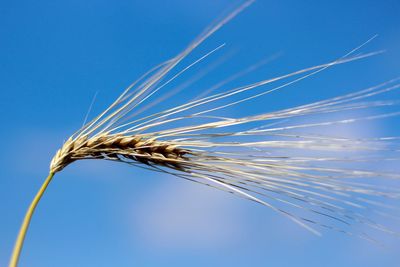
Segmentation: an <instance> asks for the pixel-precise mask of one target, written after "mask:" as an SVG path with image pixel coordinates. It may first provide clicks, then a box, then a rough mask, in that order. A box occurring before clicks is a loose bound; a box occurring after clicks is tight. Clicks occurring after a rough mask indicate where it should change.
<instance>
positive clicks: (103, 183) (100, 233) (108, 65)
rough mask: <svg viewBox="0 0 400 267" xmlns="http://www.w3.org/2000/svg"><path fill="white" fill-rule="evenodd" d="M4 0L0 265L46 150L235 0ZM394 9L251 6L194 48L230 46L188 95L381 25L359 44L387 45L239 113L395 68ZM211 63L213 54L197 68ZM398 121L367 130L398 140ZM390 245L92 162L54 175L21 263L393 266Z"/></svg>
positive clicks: (393, 1)
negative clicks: (318, 230)
mask: <svg viewBox="0 0 400 267" xmlns="http://www.w3.org/2000/svg"><path fill="white" fill-rule="evenodd" d="M0 5H1V7H0V47H1V49H0V88H1V96H2V98H1V106H0V109H1V113H0V114H1V119H2V131H0V136H1V139H0V140H5V141H3V144H2V145H3V149H4V151H3V153H2V154H1V161H0V162H1V163H0V164H1V169H0V170H1V172H0V173H1V175H0V203H1V204H0V214H1V220H0V266H5V265H6V264H7V262H8V259H9V255H10V253H11V249H12V246H13V244H14V240H15V237H16V234H17V231H18V228H19V226H20V223H21V220H22V217H23V214H24V212H25V209H26V208H27V206H28V204H29V202H30V201H31V199H32V197H33V195H34V194H35V192H36V190H37V189H38V188H39V186H40V184H41V183H42V181H43V179H44V178H45V176H46V174H47V172H48V165H49V162H50V159H51V158H52V156H53V154H54V152H55V151H56V149H57V148H58V147H59V146H60V145H61V144H62V142H63V140H64V139H65V138H66V137H68V136H69V135H70V134H71V133H73V132H74V130H76V129H77V128H79V127H80V126H81V124H82V122H83V119H84V117H85V114H86V111H87V109H88V106H89V105H90V102H91V100H92V98H93V95H94V94H96V92H97V98H96V102H95V105H94V107H93V111H92V113H97V112H100V111H101V110H102V109H103V108H104V107H106V106H107V105H108V104H109V103H110V102H111V101H112V100H113V99H114V98H115V97H117V96H118V94H119V93H120V92H121V91H122V89H123V88H125V87H126V86H127V85H129V84H130V82H132V81H133V80H135V78H137V77H139V76H140V75H141V74H142V73H144V72H145V71H146V70H148V69H149V68H151V67H152V66H154V65H156V64H157V63H159V62H161V61H164V60H166V59H168V58H170V57H172V56H174V55H175V54H176V53H178V52H179V51H180V50H181V49H183V48H184V47H185V45H187V44H188V43H189V42H190V41H191V40H192V39H193V38H194V37H195V36H196V35H197V34H198V33H200V32H201V31H202V29H203V28H204V27H206V26H207V25H208V24H209V23H210V22H212V21H213V20H214V19H215V18H216V17H218V16H220V15H221V13H223V12H224V10H225V9H226V8H229V7H232V6H231V5H232V1H228V0H218V1H210V0H205V1H182V0H180V1H178V0H175V1H174V0H172V1H160V0H158V1H156V0H149V1H90V0H89V1H74V0H73V1H40V0H39V1H19V0H15V1H1V2H0ZM398 14H400V2H399V1H397V0H387V1H372V0H368V1H289V0H283V1H261V0H260V1H257V2H256V3H255V4H254V5H253V6H251V7H250V8H248V9H247V10H246V11H245V12H244V13H242V14H241V15H240V16H238V17H237V18H235V20H234V21H232V22H231V23H229V24H228V25H226V26H225V27H224V28H223V29H222V30H221V31H219V32H218V33H217V34H215V35H214V36H213V37H211V38H210V39H209V40H208V41H207V42H206V43H205V44H204V46H202V47H201V48H199V49H198V50H197V51H196V53H195V54H196V55H197V57H198V56H200V55H202V54H204V52H207V51H210V50H211V49H213V48H215V47H217V46H218V45H220V44H222V43H225V44H226V45H225V47H224V48H223V49H222V51H220V52H218V53H216V55H213V56H212V57H211V58H210V60H216V61H217V62H220V63H221V64H220V66H219V68H218V69H217V70H216V71H213V72H210V74H209V75H207V77H206V78H203V79H202V80H201V81H199V83H198V84H196V85H192V87H190V88H189V91H188V94H193V95H196V94H199V93H200V92H201V90H202V88H204V86H206V85H210V84H213V83H216V82H218V81H219V80H221V79H223V78H225V77H227V76H229V74H233V73H235V72H236V71H238V70H241V69H243V68H246V67H248V66H251V65H252V64H255V63H257V62H259V61H260V60H262V59H265V58H270V57H276V59H274V60H273V61H271V62H269V63H267V64H266V65H265V66H264V67H262V68H260V69H258V70H256V71H254V73H250V74H249V75H247V76H245V77H244V78H243V80H242V82H252V81H256V80H259V79H263V78H268V77H273V76H276V75H281V74H285V73H287V72H290V71H294V70H296V69H299V68H303V67H307V66H312V65H316V64H320V63H323V62H327V61H329V60H333V59H336V58H338V57H340V56H343V55H344V54H346V53H347V52H348V51H350V50H352V49H353V48H355V47H357V46H358V45H360V44H362V43H363V42H365V41H366V40H368V39H369V38H371V37H372V36H374V35H375V34H378V37H377V38H375V39H374V40H373V41H372V42H371V43H369V44H368V45H366V46H365V47H363V48H362V50H361V52H370V51H378V50H386V52H385V53H383V54H381V55H379V56H375V57H373V58H369V59H366V60H362V61H360V62H354V63H350V64H346V65H345V66H340V67H338V68H334V69H332V70H327V71H325V72H323V73H321V74H320V75H318V76H317V77H314V78H312V79H310V80H308V81H307V82H305V83H299V84H297V85H295V86H292V87H290V88H288V89H285V90H284V91H282V92H280V93H278V94H274V95H271V96H268V97H266V98H264V99H263V100H262V101H255V103H254V104H252V105H248V106H246V107H244V108H243V109H237V110H231V111H230V112H231V113H230V115H232V116H238V115H241V114H242V115H243V114H246V113H249V112H250V113H251V112H254V113H257V112H261V111H265V109H266V108H267V109H268V111H269V110H273V109H277V108H283V107H288V106H293V105H297V104H304V103H308V102H310V101H314V100H318V99H323V98H326V97H331V96H335V95H340V94H343V93H345V92H349V91H351V90H357V89H363V88H365V87H368V86H371V85H374V84H377V83H379V82H383V81H385V80H388V79H391V78H394V77H397V76H399V74H400V18H399V16H398ZM224 55H227V56H224ZM194 58H195V57H194ZM201 66H207V64H205V65H200V66H199V68H198V69H196V68H195V69H194V73H195V72H196V70H197V71H199V70H201ZM188 75H191V74H190V73H189V74H188ZM192 75H193V74H192ZM178 83H179V81H178ZM239 84H240V83H239ZM393 97H395V95H394V96H393ZM395 122H396V120H389V121H386V122H385V121H383V122H380V123H379V126H380V127H379V128H378V129H376V127H377V125H374V126H373V127H372V126H371V127H372V128H373V131H375V132H377V133H379V134H382V135H385V134H395V133H397V135H398V134H399V127H398V126H396V125H399V124H398V120H397V124H396V123H395ZM382 238H383V237H382ZM383 239H384V238H383ZM383 241H385V242H386V243H387V245H388V247H389V248H388V249H382V248H379V247H376V246H374V245H372V244H369V243H367V242H365V241H363V240H359V239H356V238H351V237H348V236H344V235H341V234H338V233H332V232H324V235H323V237H322V238H320V237H315V236H313V235H311V234H310V233H309V232H307V231H304V230H303V229H301V228H299V227H298V226H297V225H294V224H293V223H291V222H289V221H287V220H286V219H285V218H281V217H280V216H278V215H276V214H274V213H273V212H272V211H270V210H268V209H266V208H265V207H260V206H258V205H256V204H254V203H249V202H247V201H244V200H242V199H237V198H235V197H234V196H231V195H229V194H224V193H223V192H218V191H215V190H212V189H209V188H204V187H201V186H199V185H196V184H191V183H188V182H186V181H181V180H179V179H177V178H174V177H169V176H166V175H160V174H157V173H152V172H148V171H143V170H139V169H135V168H132V167H129V166H125V165H122V164H112V163H109V162H89V161H88V162H79V163H76V164H73V165H71V166H69V167H68V168H66V169H65V170H64V171H63V172H62V173H60V174H57V176H56V177H55V180H54V181H53V183H52V184H51V185H50V187H49V190H48V192H47V193H46V195H45V196H44V198H43V200H42V202H41V203H40V205H39V207H38V209H37V213H36V214H35V216H34V218H33V221H32V224H31V228H30V231H29V233H28V235H27V239H26V243H25V247H24V250H23V253H22V257H21V261H20V263H21V264H20V266H33V267H36V266H38V267H39V266H40V267H45V266H397V265H396V264H398V262H400V255H399V254H398V251H399V249H400V240H399V239H387V240H386V239H384V240H383Z"/></svg>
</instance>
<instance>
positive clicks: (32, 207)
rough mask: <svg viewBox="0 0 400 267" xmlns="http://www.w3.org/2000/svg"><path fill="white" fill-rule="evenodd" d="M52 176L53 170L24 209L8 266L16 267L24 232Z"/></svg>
mask: <svg viewBox="0 0 400 267" xmlns="http://www.w3.org/2000/svg"><path fill="white" fill-rule="evenodd" d="M53 176H54V172H50V173H49V176H47V178H46V180H45V181H44V183H43V185H42V186H41V187H40V189H39V191H38V192H37V194H36V196H35V198H34V199H33V200H32V202H31V204H30V206H29V208H28V210H27V211H26V214H25V218H24V221H23V222H22V225H21V229H20V230H19V233H18V237H17V240H16V242H15V246H14V250H13V252H12V255H11V260H10V265H9V267H16V266H17V264H18V260H19V256H20V254H21V250H22V246H23V245H24V239H25V235H26V232H27V231H28V227H29V224H30V222H31V219H32V215H33V213H34V211H35V209H36V206H37V204H38V203H39V201H40V199H41V197H42V196H43V194H44V192H45V191H46V188H47V186H48V185H49V183H50V182H51V180H52V178H53Z"/></svg>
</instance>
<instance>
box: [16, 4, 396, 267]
mask: <svg viewBox="0 0 400 267" xmlns="http://www.w3.org/2000/svg"><path fill="white" fill-rule="evenodd" d="M252 2H253V1H245V2H244V4H243V5H241V6H240V7H238V8H237V9H235V10H234V11H233V12H231V13H229V14H228V15H227V16H226V17H225V18H223V19H222V20H219V21H217V22H215V23H214V24H212V25H211V26H210V27H208V28H207V29H206V30H205V31H204V32H203V33H202V34H201V35H200V36H199V37H198V38H197V39H195V40H194V41H193V42H192V43H191V44H190V45H189V46H188V47H187V48H186V49H185V50H183V51H182V52H181V53H179V54H178V55H177V56H175V57H174V58H172V59H170V60H168V61H166V62H164V63H162V64H160V65H158V66H156V67H155V68H153V69H151V70H150V71H149V72H148V73H146V74H145V75H144V76H143V77H141V78H140V79H139V80H138V81H137V82H135V83H133V84H132V85H131V86H129V87H128V88H127V89H126V90H125V91H124V92H123V93H122V94H121V95H120V96H119V97H118V98H117V99H116V100H115V102H114V103H112V104H111V105H110V106H109V107H108V108H107V109H106V110H104V111H103V112H102V113H101V114H99V115H98V116H97V117H95V118H94V119H93V120H92V121H90V122H88V123H86V124H85V125H84V126H83V127H82V128H81V129H79V130H78V131H77V132H76V133H74V134H73V135H72V136H71V137H70V138H69V139H68V140H67V141H66V142H65V143H64V144H63V146H62V147H61V148H60V149H59V150H58V151H57V153H56V155H55V156H54V158H53V159H52V161H51V163H50V174H49V176H48V178H47V179H46V180H45V182H44V184H43V186H42V187H41V188H40V190H39V192H38V193H37V195H36V197H35V198H34V200H33V201H32V203H31V205H30V207H29V209H28V211H27V213H26V216H25V219H24V221H23V224H22V227H21V229H20V232H19V235H18V238H17V242H16V245H15V248H14V250H13V254H12V257H11V262H10V265H9V266H10V267H16V266H17V263H18V259H19V256H20V253H21V249H22V245H23V241H24V238H25V235H26V232H27V229H28V226H29V222H30V220H31V218H32V215H33V212H34V210H35V208H36V206H37V204H38V202H39V200H40V198H41V197H42V195H43V193H44V192H45V190H46V188H47V186H48V184H49V183H50V181H51V179H52V177H53V176H54V174H55V173H57V172H60V171H61V170H62V169H64V168H65V167H66V166H68V165H69V164H71V163H72V162H74V161H77V160H82V159H105V160H111V161H116V162H123V163H126V164H130V165H134V166H138V167H142V168H146V169H150V170H153V171H157V172H162V173H168V174H171V175H175V176H177V177H179V178H182V179H186V180H190V181H194V182H197V183H200V184H204V185H208V186H212V187H215V188H217V189H220V190H223V191H227V192H230V193H232V194H235V195H237V196H240V197H243V198H246V199H249V200H252V201H254V202H257V203H259V204H261V205H264V206H266V207H269V208H270V209H272V210H274V211H276V212H277V213H279V214H281V215H283V216H286V217H287V218H289V219H290V220H292V221H294V222H295V223H297V224H299V225H301V226H302V227H304V228H305V229H307V230H309V231H311V232H312V233H315V234H319V231H317V230H316V229H315V228H316V227H319V228H328V229H331V230H334V231H338V232H341V233H344V234H347V235H352V236H357V237H360V238H363V239H366V240H369V241H373V242H375V240H374V239H373V238H372V237H370V236H369V234H367V233H365V232H357V231H356V230H355V227H354V226H355V225H363V226H367V227H368V228H371V229H374V230H378V231H381V232H384V233H388V234H391V235H397V236H398V235H399V233H397V232H396V231H394V230H392V229H389V228H388V227H386V226H384V225H381V224H379V223H378V222H375V221H373V220H371V219H369V218H368V217H367V216H366V215H365V214H364V213H365V211H369V212H376V213H379V214H380V215H382V216H385V217H390V216H392V215H391V213H390V212H386V211H382V209H393V208H396V207H393V206H390V205H386V204H384V203H383V201H382V199H390V200H394V201H398V199H399V198H400V190H399V189H398V188H396V187H384V186H380V185H377V184H376V183H374V182H370V181H369V179H374V178H379V179H385V180H392V181H396V180H398V179H399V178H400V175H399V174H397V173H385V172H378V171H374V170H365V169H358V168H353V167H350V168H348V167H346V166H345V165H343V163H357V162H375V161H386V160H396V161H398V160H399V157H398V152H399V149H398V140H399V138H398V137H378V138H346V137H340V136H335V135H334V134H332V135H321V134H317V133H314V134H313V133H309V132H307V133H304V132H302V131H301V130H304V129H307V130H310V131H311V132H312V130H313V129H315V128H318V127H325V126H335V125H347V124H351V123H354V122H358V121H365V120H376V119H382V118H387V117H391V116H397V115H399V114H400V112H397V111H395V112H392V113H381V114H375V115H368V116H363V117H360V116H358V117H357V116H355V117H346V118H344V119H336V120H332V119H324V120H323V121H310V122H307V123H293V122H289V123H288V122H287V121H286V120H287V119H296V118H299V119H302V118H306V119H308V118H312V117H313V116H316V115H318V116H324V115H328V114H337V113H340V112H343V111H358V110H365V109H373V108H380V107H390V106H395V105H397V104H398V102H397V101H395V100H384V101H383V100H379V101H371V100H369V99H370V98H372V97H375V96H379V95H381V94H385V93H388V92H391V91H394V90H396V89H398V88H399V87H400V84H399V79H398V78H396V79H393V80H390V81H387V82H384V83H381V84H378V85H375V86H372V87H368V88H364V89H362V90H359V91H356V92H353V93H349V94H346V95H342V96H338V97H334V98H330V99H326V100H322V101H318V102H315V103H311V104H306V105H302V106H297V107H292V108H287V109H283V110H277V111H271V112H267V113H263V114H255V115H254V114H253V115H249V116H246V117H241V118H227V117H221V116H218V115H214V112H215V111H218V110H222V109H227V108H230V107H234V106H237V105H240V104H243V103H246V102H248V101H251V100H253V99H256V98H259V97H262V96H264V95H267V94H269V93H272V92H275V91H278V90H281V89H283V88H286V87H289V86H292V85H294V84H296V83H297V82H299V81H301V80H304V79H307V78H309V77H311V76H313V75H316V74H317V73H319V72H321V71H323V70H325V69H327V68H331V67H333V66H336V65H339V64H343V63H347V62H351V61H354V60H358V59H362V58H365V57H369V56H372V55H375V54H377V53H379V52H374V53H368V54H358V55H357V56H353V54H354V53H355V52H356V51H358V50H359V49H360V48H361V47H362V46H363V45H365V44H366V43H368V42H369V41H370V40H368V41H367V42H365V43H364V44H362V45H361V46H359V47H356V48H355V49H353V50H351V51H350V52H348V53H346V54H345V55H344V56H342V57H340V58H338V59H336V60H334V61H331V62H328V63H325V64H321V65H317V66H313V67H309V68H305V69H301V70H298V71H294V72H292V73H289V74H286V75H282V76H279V77H275V78H270V79H265V80H261V81H258V82H255V83H253V84H248V85H245V86H242V87H238V88H232V89H231V90H227V91H224V92H221V93H214V94H211V92H212V91H213V90H214V89H213V90H207V91H206V92H207V93H209V94H208V95H207V96H202V97H198V98H196V99H193V100H191V101H189V102H187V103H184V104H181V105H178V106H176V105H175V106H173V107H171V108H167V109H165V110H162V111H158V112H156V113H153V114H150V115H146V116H142V117H138V116H137V115H138V114H139V113H140V112H141V111H142V110H143V109H142V110H138V107H139V106H141V105H143V103H146V102H147V101H149V100H151V99H152V98H153V97H154V96H155V95H156V93H157V92H159V91H161V90H162V89H163V88H164V87H166V86H167V85H168V84H171V83H172V82H173V81H174V80H175V79H176V78H178V77H179V76H180V75H181V74H183V73H184V72H185V71H187V70H188V69H189V68H191V67H192V66H193V65H194V64H197V63H198V62H200V61H201V60H203V59H204V58H205V57H206V56H208V55H209V54H211V53H213V52H214V51H216V50H218V49H219V48H220V47H222V46H220V47H218V48H217V49H215V50H213V51H211V52H210V53H208V54H207V55H206V56H203V57H201V58H199V59H198V60H196V61H195V62H194V63H192V64H190V65H188V66H187V67H185V68H183V69H182V70H180V71H178V72H177V73H176V74H174V75H172V77H171V78H168V77H169V76H168V75H171V72H172V71H173V70H175V69H176V68H177V66H178V64H180V63H181V62H182V60H183V59H184V58H185V57H186V56H187V55H189V54H190V53H191V52H192V51H193V50H194V49H195V48H196V47H198V46H199V45H200V44H201V43H202V42H203V41H204V40H206V39H207V38H208V37H209V36H210V35H212V34H213V33H214V32H216V31H217V30H218V29H219V28H221V27H222V26H223V25H224V24H225V23H227V22H228V21H230V20H231V19H233V18H234V17H235V16H236V15H237V14H239V13H240V12H241V11H242V10H243V9H245V8H246V7H248V6H249V5H250V4H251V3H252ZM277 83H278V84H277ZM238 97H239V99H238ZM163 100H164V98H160V99H159V100H156V101H154V102H151V103H150V106H151V105H152V103H153V104H154V103H159V102H162V101H163ZM182 125H184V126H182ZM238 126H240V127H241V129H240V130H238V129H237V127H238ZM313 151H314V152H318V153H320V154H321V155H318V156H315V155H314V156H313V155H310V152H313ZM354 152H357V153H358V152H364V153H366V154H368V156H352V155H350V156H346V154H349V153H354ZM387 153H393V154H394V156H393V157H388V156H386V154H387ZM299 213H300V214H299ZM303 214H306V215H303ZM321 218H324V219H328V220H329V223H324V222H322V220H321Z"/></svg>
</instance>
